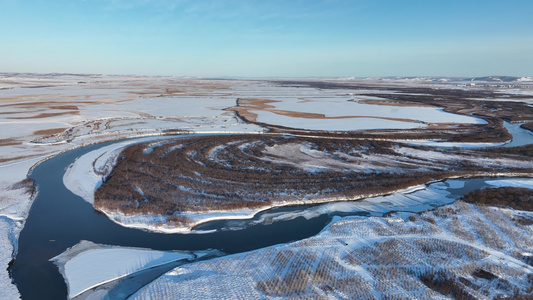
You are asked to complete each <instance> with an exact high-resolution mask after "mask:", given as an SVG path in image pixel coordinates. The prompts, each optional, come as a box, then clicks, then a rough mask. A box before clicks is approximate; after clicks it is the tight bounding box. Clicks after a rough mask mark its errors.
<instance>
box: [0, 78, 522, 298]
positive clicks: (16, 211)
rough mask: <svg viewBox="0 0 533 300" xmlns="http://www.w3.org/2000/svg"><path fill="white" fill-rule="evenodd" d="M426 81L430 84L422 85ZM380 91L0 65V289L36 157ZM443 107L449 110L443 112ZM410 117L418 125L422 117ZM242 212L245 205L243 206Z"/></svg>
mask: <svg viewBox="0 0 533 300" xmlns="http://www.w3.org/2000/svg"><path fill="white" fill-rule="evenodd" d="M340 81H342V80H340ZM344 81H350V82H351V81H353V80H352V79H346V80H344ZM389 81H390V82H393V81H394V84H397V83H398V82H400V83H401V84H405V85H412V84H424V86H441V87H442V86H444V87H455V88H457V86H456V85H455V84H451V83H448V82H444V81H442V83H446V84H445V85H442V84H441V82H439V83H435V82H434V81H431V80H430V81H427V80H425V79H422V80H414V79H408V80H407V79H405V80H403V79H394V80H382V79H369V82H378V83H379V82H389ZM428 82H431V84H430V85H428V84H429V83H428ZM459 88H462V89H468V87H459ZM506 91H509V92H512V93H514V94H517V95H524V94H525V95H530V94H531V91H530V90H523V89H519V88H517V89H514V90H502V92H506ZM384 92H385V93H390V94H394V93H395V92H394V91H390V90H389V91H387V90H383V91H380V90H376V89H372V90H366V91H365V90H350V89H346V90H344V89H343V90H319V89H315V88H309V87H301V86H299V87H296V86H295V87H279V86H276V85H275V84H273V83H270V82H267V81H230V80H222V81H219V80H200V79H187V78H172V77H155V78H152V77H142V76H101V75H61V74H52V75H40V74H6V73H0V107H1V113H0V128H1V129H2V130H0V190H1V191H2V197H0V218H1V220H2V226H0V240H1V241H2V245H3V246H2V248H1V249H0V250H1V251H0V263H1V264H3V265H4V268H2V270H3V271H1V272H0V287H1V291H2V297H3V298H5V299H16V298H18V294H17V291H16V288H15V287H14V286H13V285H12V283H11V280H10V278H9V276H8V273H7V265H8V263H9V261H10V260H11V259H12V258H13V256H14V254H15V253H16V248H17V237H18V235H19V233H20V230H21V229H22V226H23V224H24V220H25V218H26V216H27V214H28V211H29V208H30V206H31V203H32V198H31V196H32V194H31V191H29V189H28V185H27V183H25V184H21V182H22V181H23V180H24V179H25V178H26V175H27V173H28V171H29V170H30V169H31V167H32V166H33V165H35V164H36V163H38V162H39V161H41V160H43V159H46V158H48V157H50V156H53V155H56V154H58V153H61V152H63V151H67V150H69V149H72V148H75V147H80V146H83V145H87V144H91V143H98V142H104V141H110V140H117V139H124V138H130V137H139V136H146V135H159V134H161V133H163V132H164V131H166V130H185V131H192V132H209V133H218V132H230V133H231V132H236V133H237V132H256V133H257V132H263V129H262V128H260V127H258V126H255V125H250V124H245V123H243V122H241V121H240V120H239V119H237V118H236V117H235V116H234V114H233V113H232V112H230V111H224V110H223V109H224V108H226V107H229V106H234V105H235V100H236V99H237V98H239V97H242V98H264V99H266V98H276V99H279V98H291V99H296V98H311V97H316V98H324V99H337V100H335V101H340V102H343V101H344V102H345V101H346V99H350V97H352V96H354V95H355V96H354V97H357V95H358V94H362V93H384ZM374 100H375V99H374ZM350 104H354V103H350ZM298 107H300V106H298ZM319 113H324V112H319ZM443 115H446V116H448V117H450V116H451V114H446V113H443ZM278 118H279V116H278ZM339 120H342V119H339ZM408 124H413V125H416V126H419V124H423V123H408ZM324 126H325V125H324ZM346 126H351V125H346ZM322 129H327V128H322ZM71 172H72V171H71ZM81 172H85V171H84V170H82V171H81ZM91 176H92V175H91ZM98 180H100V176H96V177H94V178H93V180H92V181H90V182H89V183H90V184H87V186H90V187H91V188H93V189H94V187H95V186H97V184H98ZM30 185H31V184H30ZM245 214H247V213H246V212H245V213H243V215H245Z"/></svg>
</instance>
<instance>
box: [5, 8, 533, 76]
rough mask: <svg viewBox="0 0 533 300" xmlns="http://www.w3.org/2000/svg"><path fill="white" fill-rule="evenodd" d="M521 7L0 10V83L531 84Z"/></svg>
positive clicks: (528, 21)
mask: <svg viewBox="0 0 533 300" xmlns="http://www.w3.org/2000/svg"><path fill="white" fill-rule="evenodd" d="M532 16H533V1H531V0H514V1H513V0H511V1H510V0H508V1H503V0H501V1H495V0H483V1H481V0H467V1H455V0H447V1H440V0H419V1H412V0H390V1H383V0H351V1H348V0H305V1H304V0H279V1H278V0H227V1H226V0H59V1H55V0H49V1H41V0H40V1H37V0H0V28H2V29H1V30H0V41H1V43H0V72H39V73H41V72H72V73H99V74H100V73H103V74H140V75H176V76H200V77H212V76H216V77H218V76H228V77H315V76H357V77H365V76H483V75H518V76H533V17H532Z"/></svg>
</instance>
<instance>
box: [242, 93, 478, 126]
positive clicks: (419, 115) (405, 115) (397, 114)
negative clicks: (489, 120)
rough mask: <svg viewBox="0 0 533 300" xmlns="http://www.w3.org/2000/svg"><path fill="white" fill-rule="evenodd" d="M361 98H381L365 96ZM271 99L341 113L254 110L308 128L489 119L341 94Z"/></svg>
mask: <svg viewBox="0 0 533 300" xmlns="http://www.w3.org/2000/svg"><path fill="white" fill-rule="evenodd" d="M361 98H373V100H379V99H380V98H377V97H363V96H361ZM268 99H272V100H276V101H279V102H274V103H269V105H272V106H274V107H275V108H274V109H278V110H284V111H290V112H304V113H314V114H324V116H325V117H327V118H338V117H342V118H340V119H320V118H303V117H294V116H285V115H281V114H277V113H275V112H272V111H268V110H252V111H251V112H253V113H256V114H257V121H259V122H263V123H267V124H274V125H281V126H285V127H292V128H303V129H309V130H330V131H355V130H369V129H412V128H418V127H425V126H427V124H430V123H464V124H486V121H484V120H482V119H479V118H474V117H470V116H464V115H458V114H451V113H448V112H444V111H443V110H442V109H437V108H431V107H403V106H387V105H374V104H364V103H359V102H358V101H348V100H350V99H347V98H342V97H335V98H327V97H320V98H319V97H305V100H307V101H302V98H291V97H285V98H275V97H269V98H268ZM352 100H353V99H352ZM388 118H391V119H404V120H411V122H407V121H401V120H389V119H388Z"/></svg>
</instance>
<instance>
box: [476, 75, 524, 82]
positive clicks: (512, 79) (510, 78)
mask: <svg viewBox="0 0 533 300" xmlns="http://www.w3.org/2000/svg"><path fill="white" fill-rule="evenodd" d="M471 81H485V82H523V81H533V77H517V76H484V77H475V78H472V79H471Z"/></svg>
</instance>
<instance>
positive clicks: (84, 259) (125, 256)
mask: <svg viewBox="0 0 533 300" xmlns="http://www.w3.org/2000/svg"><path fill="white" fill-rule="evenodd" d="M193 258H194V255H193V254H190V253H182V252H163V251H155V250H146V249H134V248H121V247H113V246H105V245H96V244H93V243H91V242H87V241H82V242H80V243H78V244H77V245H75V246H74V247H72V248H70V249H68V250H67V251H65V252H64V253H62V254H61V255H59V256H56V257H54V258H53V259H52V261H54V263H55V264H56V265H57V266H58V267H59V269H60V271H61V273H62V275H63V277H64V278H65V279H66V282H67V286H68V295H69V298H71V299H72V298H73V297H76V296H77V295H79V294H81V293H82V292H84V291H87V290H89V289H91V288H93V287H96V286H99V285H101V284H104V283H106V282H110V281H113V280H116V279H118V278H121V277H124V276H126V275H129V274H131V273H135V272H138V271H141V270H144V269H148V268H151V267H155V266H159V265H163V264H167V263H169V262H173V261H177V260H191V259H193Z"/></svg>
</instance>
